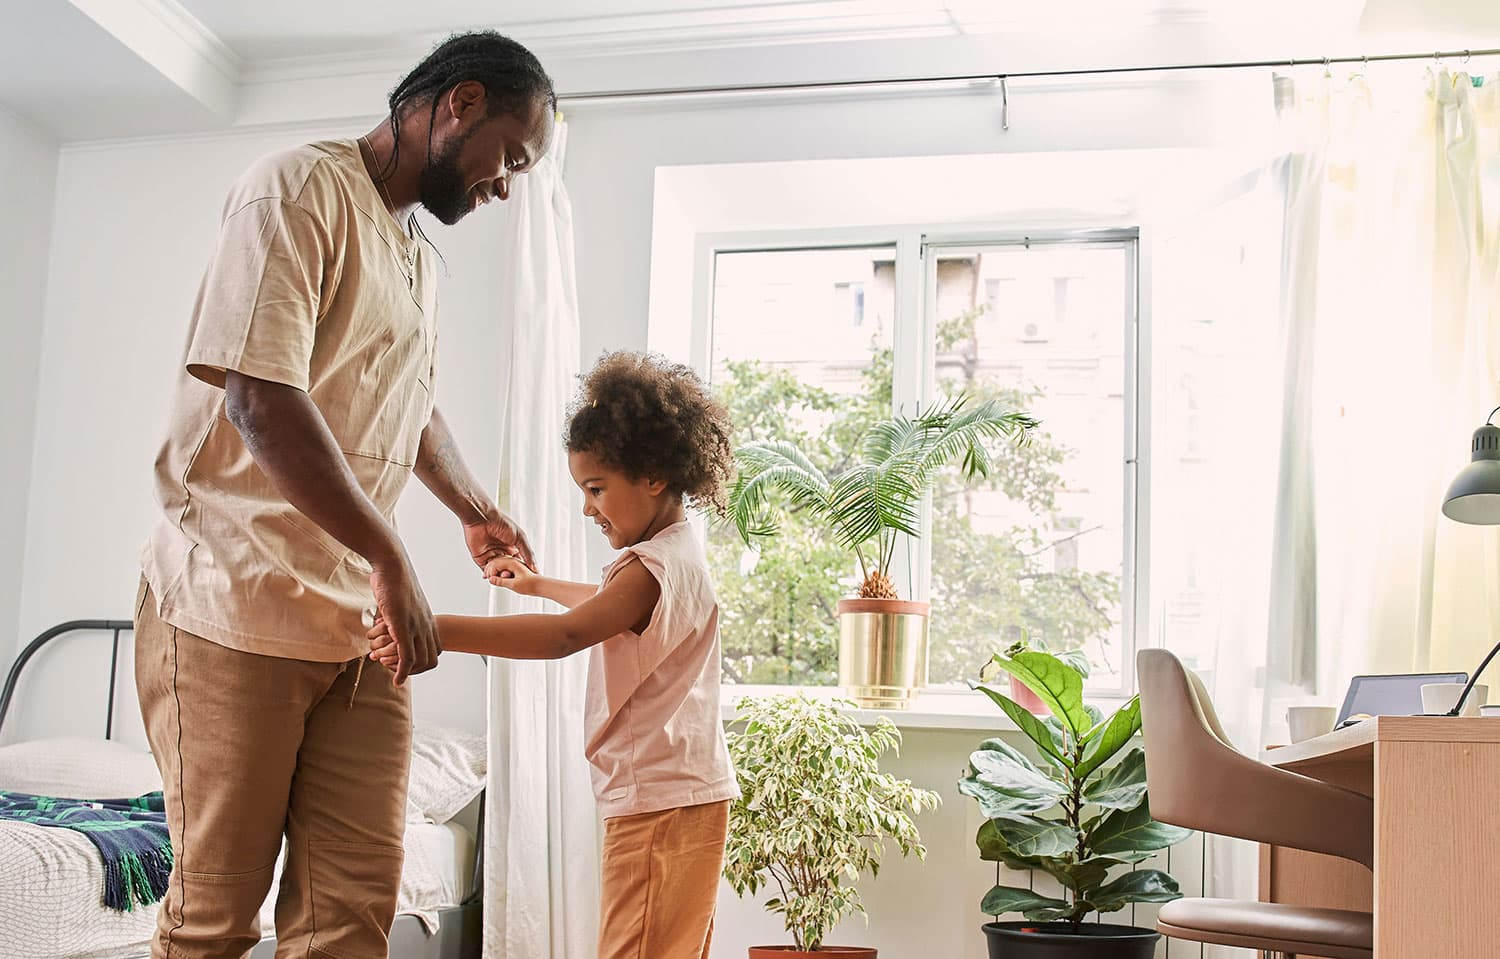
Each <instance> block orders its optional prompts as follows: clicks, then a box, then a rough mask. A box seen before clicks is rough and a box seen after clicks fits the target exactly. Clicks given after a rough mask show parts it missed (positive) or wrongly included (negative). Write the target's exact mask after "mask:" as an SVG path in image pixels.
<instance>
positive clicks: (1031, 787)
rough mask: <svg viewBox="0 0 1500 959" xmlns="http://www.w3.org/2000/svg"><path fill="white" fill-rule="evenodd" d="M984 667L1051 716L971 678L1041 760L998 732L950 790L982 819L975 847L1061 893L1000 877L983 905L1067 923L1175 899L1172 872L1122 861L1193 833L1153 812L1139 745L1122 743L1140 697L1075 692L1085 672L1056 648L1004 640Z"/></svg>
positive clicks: (1136, 717) (1130, 735) (1132, 731)
mask: <svg viewBox="0 0 1500 959" xmlns="http://www.w3.org/2000/svg"><path fill="white" fill-rule="evenodd" d="M990 665H991V666H992V667H994V668H995V669H997V670H999V671H1002V672H1005V673H1009V674H1010V675H1011V676H1012V677H1014V678H1015V679H1016V680H1018V681H1019V682H1021V683H1022V684H1023V685H1025V686H1026V687H1027V688H1028V689H1030V690H1031V691H1032V692H1034V693H1036V695H1037V697H1038V698H1040V699H1041V700H1042V702H1043V703H1045V704H1046V706H1047V709H1048V710H1049V711H1050V712H1051V715H1050V716H1048V717H1046V718H1045V719H1041V718H1038V717H1036V716H1033V715H1032V714H1031V713H1030V712H1028V711H1027V710H1026V708H1025V707H1023V706H1021V705H1019V704H1018V703H1016V702H1015V701H1014V700H1012V699H1010V698H1009V697H1008V696H1006V695H1005V694H1004V693H1002V692H1000V691H999V690H997V689H995V688H993V687H991V686H989V685H987V684H985V683H983V682H980V683H975V684H973V685H974V687H975V688H976V689H978V690H980V691H981V692H983V693H984V694H985V695H986V696H988V697H989V698H990V699H991V700H992V701H993V702H994V703H995V705H996V706H998V707H1000V709H1001V710H1002V711H1003V712H1004V713H1005V714H1006V716H1008V717H1009V718H1010V719H1011V721H1012V722H1014V723H1015V724H1016V726H1017V727H1019V728H1020V730H1021V732H1022V733H1023V734H1024V735H1025V736H1026V738H1027V739H1029V740H1031V742H1032V743H1033V744H1034V745H1035V746H1036V749H1037V754H1038V756H1039V760H1040V761H1039V762H1033V761H1032V760H1031V759H1030V758H1028V757H1027V756H1026V755H1025V754H1024V753H1022V752H1021V751H1020V750H1018V749H1015V748H1014V747H1012V746H1011V745H1009V744H1008V743H1006V742H1004V741H1002V740H1000V739H991V740H987V741H986V742H984V743H982V744H980V746H979V749H978V750H976V751H975V752H974V753H973V754H972V755H971V756H970V757H969V768H968V773H967V775H966V776H965V777H964V778H963V779H962V780H960V781H959V784H958V789H959V792H961V793H963V794H964V795H966V796H970V797H972V798H973V799H974V800H976V801H977V802H978V803H979V806H980V809H981V810H982V811H983V813H984V815H985V818H986V819H987V822H985V824H984V825H983V826H981V827H980V829H979V834H978V836H976V837H975V842H976V843H977V845H978V846H979V857H980V858H981V859H984V860H985V861H987V862H999V863H1003V864H1004V865H1006V866H1009V867H1010V868H1012V869H1020V870H1029V871H1038V872H1043V873H1046V874H1047V875H1049V876H1052V877H1053V878H1054V879H1056V880H1057V882H1058V883H1059V884H1060V885H1061V887H1062V889H1063V891H1064V897H1063V898H1056V897H1053V896H1045V895H1041V894H1039V893H1037V892H1034V891H1032V890H1031V889H1027V888H1021V887H1017V886H1006V885H997V886H995V887H994V888H993V889H991V890H990V891H989V893H988V894H987V895H985V897H984V900H983V903H982V904H981V908H982V909H983V911H984V912H985V913H987V914H989V915H992V916H998V915H1002V914H1005V913H1015V912H1019V913H1021V914H1022V915H1023V916H1025V917H1026V918H1027V919H1030V920H1033V921H1036V922H1053V921H1067V922H1071V923H1074V924H1075V925H1076V924H1078V923H1081V922H1083V920H1084V919H1085V918H1087V917H1088V916H1089V915H1090V914H1091V913H1096V912H1097V913H1106V912H1114V911H1115V910H1118V909H1121V908H1123V907H1125V906H1127V905H1129V904H1130V903H1133V902H1170V901H1171V900H1173V899H1177V898H1180V897H1181V895H1182V893H1181V892H1180V891H1179V889H1178V886H1177V882H1176V880H1174V879H1173V878H1172V877H1171V876H1169V875H1167V874H1166V873H1165V872H1163V871H1161V870H1159V869H1128V870H1127V869H1123V868H1122V867H1129V866H1134V865H1135V864H1137V863H1140V862H1142V861H1144V860H1146V859H1149V858H1150V857H1151V856H1152V855H1153V854H1155V853H1156V852H1158V851H1159V850H1162V849H1166V848H1167V847H1169V846H1173V845H1176V844H1177V843H1179V842H1181V841H1182V840H1184V839H1186V838H1187V837H1188V836H1189V835H1191V831H1190V830H1187V829H1181V828H1179V827H1177V826H1169V825H1166V824H1165V823H1159V822H1156V821H1155V820H1153V819H1152V818H1151V809H1150V806H1149V804H1148V802H1147V796H1146V753H1145V750H1144V749H1142V748H1141V747H1139V746H1136V747H1134V748H1131V749H1128V750H1126V747H1128V746H1129V745H1130V743H1131V741H1132V740H1133V739H1134V738H1135V735H1136V733H1138V732H1139V731H1140V728H1141V704H1140V697H1135V698H1132V699H1131V700H1130V701H1129V702H1128V703H1126V704H1125V705H1124V706H1122V707H1120V709H1119V710H1117V711H1116V712H1115V713H1114V714H1113V715H1112V716H1109V717H1105V716H1104V715H1103V713H1101V712H1100V711H1099V710H1098V709H1096V708H1095V707H1093V706H1090V705H1087V704H1085V703H1084V701H1083V679H1084V674H1083V671H1082V670H1081V669H1079V668H1078V666H1076V665H1074V664H1073V663H1071V662H1068V661H1064V660H1063V659H1062V658H1059V657H1058V656H1054V655H1052V654H1050V653H1046V652H1042V651H1040V650H1035V649H1028V648H1024V647H1012V648H1011V649H1009V650H1007V651H1006V652H1005V653H1000V654H997V655H996V656H995V657H994V659H993V660H992V662H991V664H990ZM1085 668H1086V667H1085ZM1122 750H1126V751H1125V752H1124V754H1123V755H1120V753H1121V751H1122ZM1117 756H1118V757H1119V758H1118V759H1117V760H1116V761H1115V762H1113V763H1111V762H1110V761H1111V760H1112V759H1115V758H1116V757H1117Z"/></svg>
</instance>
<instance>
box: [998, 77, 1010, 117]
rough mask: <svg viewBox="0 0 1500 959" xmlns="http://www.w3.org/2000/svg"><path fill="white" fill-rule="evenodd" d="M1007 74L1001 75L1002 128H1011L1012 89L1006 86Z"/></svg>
mask: <svg viewBox="0 0 1500 959" xmlns="http://www.w3.org/2000/svg"><path fill="white" fill-rule="evenodd" d="M1005 80H1006V78H1005V76H1004V75H1003V74H1002V75H1001V77H1000V129H1002V130H1009V129H1010V90H1009V89H1008V88H1007V87H1006V83H1005Z"/></svg>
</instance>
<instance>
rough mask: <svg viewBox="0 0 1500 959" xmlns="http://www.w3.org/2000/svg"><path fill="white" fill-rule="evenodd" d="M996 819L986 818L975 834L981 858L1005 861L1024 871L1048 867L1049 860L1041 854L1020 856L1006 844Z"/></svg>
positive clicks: (1006, 863)
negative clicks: (997, 826)
mask: <svg viewBox="0 0 1500 959" xmlns="http://www.w3.org/2000/svg"><path fill="white" fill-rule="evenodd" d="M996 825H997V823H996V821H995V820H990V819H986V820H985V821H984V825H982V826H980V827H979V832H978V833H977V834H976V835H975V836H974V844H975V845H976V846H978V847H979V858H980V859H982V860H984V861H985V862H999V863H1004V864H1005V865H1007V866H1009V867H1010V868H1012V869H1019V870H1021V871H1022V872H1025V871H1028V870H1032V869H1042V870H1045V869H1046V868H1047V863H1048V860H1046V859H1043V858H1042V857H1040V856H1020V855H1017V854H1016V853H1015V851H1014V850H1012V849H1011V848H1010V846H1009V845H1007V844H1006V842H1005V839H1004V838H1003V837H1002V836H1001V835H1000V830H999V829H997V828H996Z"/></svg>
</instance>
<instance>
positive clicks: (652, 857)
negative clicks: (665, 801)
mask: <svg viewBox="0 0 1500 959" xmlns="http://www.w3.org/2000/svg"><path fill="white" fill-rule="evenodd" d="M728 833H729V801H728V800H725V801H723V802H715V803H705V804H703V805H701V806H679V807H677V808H676V809H665V810H662V811H661V812H650V813H641V814H640V815H637V816H617V817H615V818H613V819H607V820H605V822H604V868H603V874H602V881H601V884H600V894H601V895H600V898H601V900H602V903H601V909H600V919H599V959H708V946H709V943H710V942H711V941H712V939H713V926H714V905H715V903H716V902H717V901H718V898H719V875H720V873H721V872H722V871H723V869H724V840H725V838H726V837H727V836H728Z"/></svg>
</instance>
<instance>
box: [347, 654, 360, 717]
mask: <svg viewBox="0 0 1500 959" xmlns="http://www.w3.org/2000/svg"><path fill="white" fill-rule="evenodd" d="M364 674H365V657H363V656H361V657H359V665H358V666H356V667H354V688H353V689H351V690H349V705H347V706H345V707H344V709H345V710H346V711H347V710H350V709H353V708H354V697H355V695H356V694H357V693H358V692H359V680H360V677H362V676H364Z"/></svg>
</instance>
